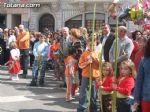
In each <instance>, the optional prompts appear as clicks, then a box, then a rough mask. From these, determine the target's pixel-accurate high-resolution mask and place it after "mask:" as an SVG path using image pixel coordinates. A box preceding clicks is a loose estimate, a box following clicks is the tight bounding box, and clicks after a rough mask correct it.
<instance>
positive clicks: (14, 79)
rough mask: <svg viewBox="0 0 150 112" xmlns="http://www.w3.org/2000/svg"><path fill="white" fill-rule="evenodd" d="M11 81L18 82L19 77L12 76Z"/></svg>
mask: <svg viewBox="0 0 150 112" xmlns="http://www.w3.org/2000/svg"><path fill="white" fill-rule="evenodd" d="M10 79H11V80H13V81H17V80H19V77H18V75H16V76H10Z"/></svg>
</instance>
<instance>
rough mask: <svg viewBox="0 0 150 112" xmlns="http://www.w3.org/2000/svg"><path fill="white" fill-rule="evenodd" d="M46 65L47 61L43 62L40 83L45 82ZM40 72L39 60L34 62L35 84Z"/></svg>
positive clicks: (33, 74) (33, 75)
mask: <svg viewBox="0 0 150 112" xmlns="http://www.w3.org/2000/svg"><path fill="white" fill-rule="evenodd" d="M46 63H47V61H46V60H43V61H42V62H41V69H40V81H43V83H44V78H45V70H46ZM38 71H39V63H38V61H37V60H34V63H33V68H32V80H33V81H35V82H37V79H38Z"/></svg>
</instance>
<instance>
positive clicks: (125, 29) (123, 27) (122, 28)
mask: <svg viewBox="0 0 150 112" xmlns="http://www.w3.org/2000/svg"><path fill="white" fill-rule="evenodd" d="M119 29H121V30H124V32H125V33H127V31H128V30H127V27H125V26H119Z"/></svg>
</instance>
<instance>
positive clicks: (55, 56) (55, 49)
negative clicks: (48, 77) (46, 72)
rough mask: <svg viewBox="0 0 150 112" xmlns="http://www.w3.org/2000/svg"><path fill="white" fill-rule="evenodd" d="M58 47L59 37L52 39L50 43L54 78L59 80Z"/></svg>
mask: <svg viewBox="0 0 150 112" xmlns="http://www.w3.org/2000/svg"><path fill="white" fill-rule="evenodd" d="M59 49H60V43H59V39H58V38H55V40H53V44H52V50H53V54H52V58H53V60H54V74H55V78H54V80H60V73H59V72H60V70H59Z"/></svg>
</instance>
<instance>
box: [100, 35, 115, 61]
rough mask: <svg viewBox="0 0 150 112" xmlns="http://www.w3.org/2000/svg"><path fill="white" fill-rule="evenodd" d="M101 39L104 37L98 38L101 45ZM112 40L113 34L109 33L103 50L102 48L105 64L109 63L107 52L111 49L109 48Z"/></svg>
mask: <svg viewBox="0 0 150 112" xmlns="http://www.w3.org/2000/svg"><path fill="white" fill-rule="evenodd" d="M103 39H104V36H102V37H101V38H100V42H101V43H102V42H103ZM114 39H115V36H114V34H112V33H110V34H109V36H108V38H107V40H106V42H105V45H104V48H103V52H104V60H105V61H106V62H109V50H110V48H111V46H112V44H113V41H114Z"/></svg>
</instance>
